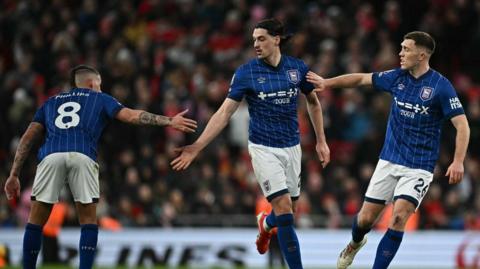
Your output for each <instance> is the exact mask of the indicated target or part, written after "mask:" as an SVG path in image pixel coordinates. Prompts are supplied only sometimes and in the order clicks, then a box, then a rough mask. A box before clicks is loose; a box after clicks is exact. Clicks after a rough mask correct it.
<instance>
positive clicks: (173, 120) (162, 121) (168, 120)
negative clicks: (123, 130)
mask: <svg viewBox="0 0 480 269" xmlns="http://www.w3.org/2000/svg"><path fill="white" fill-rule="evenodd" d="M187 112H188V109H185V110H184V111H182V112H180V113H178V114H177V115H175V116H173V117H166V116H162V115H156V114H153V113H150V112H147V111H144V110H137V109H130V108H127V107H124V108H122V109H121V110H120V111H119V112H118V113H117V116H116V118H117V119H118V120H120V121H123V122H126V123H130V124H137V125H153V126H170V127H173V128H175V129H177V130H179V131H182V132H186V133H192V132H195V129H197V122H196V121H194V120H192V119H188V118H185V117H183V115H185V113H187Z"/></svg>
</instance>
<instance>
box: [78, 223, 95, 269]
mask: <svg viewBox="0 0 480 269" xmlns="http://www.w3.org/2000/svg"><path fill="white" fill-rule="evenodd" d="M97 239H98V225H96V224H84V225H82V231H81V233H80V269H91V268H92V266H93V261H94V259H95V250H96V249H97Z"/></svg>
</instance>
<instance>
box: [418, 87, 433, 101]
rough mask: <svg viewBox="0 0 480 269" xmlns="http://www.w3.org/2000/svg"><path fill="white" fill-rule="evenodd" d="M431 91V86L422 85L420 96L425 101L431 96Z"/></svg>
mask: <svg viewBox="0 0 480 269" xmlns="http://www.w3.org/2000/svg"><path fill="white" fill-rule="evenodd" d="M432 93H433V88H432V87H423V88H422V91H420V98H421V99H422V100H423V101H427V100H428V99H430V98H431V97H432Z"/></svg>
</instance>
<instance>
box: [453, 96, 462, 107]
mask: <svg viewBox="0 0 480 269" xmlns="http://www.w3.org/2000/svg"><path fill="white" fill-rule="evenodd" d="M450 107H451V108H452V109H457V108H462V103H460V100H458V97H454V98H450Z"/></svg>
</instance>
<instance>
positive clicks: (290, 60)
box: [282, 54, 307, 68]
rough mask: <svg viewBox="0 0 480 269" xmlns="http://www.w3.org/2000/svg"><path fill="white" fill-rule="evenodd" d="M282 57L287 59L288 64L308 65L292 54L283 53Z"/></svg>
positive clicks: (303, 66)
mask: <svg viewBox="0 0 480 269" xmlns="http://www.w3.org/2000/svg"><path fill="white" fill-rule="evenodd" d="M282 57H284V59H285V63H286V64H287V65H292V66H300V67H301V68H305V67H307V64H306V63H305V62H304V61H303V60H302V59H300V58H296V57H293V56H290V55H285V54H283V55H282Z"/></svg>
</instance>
